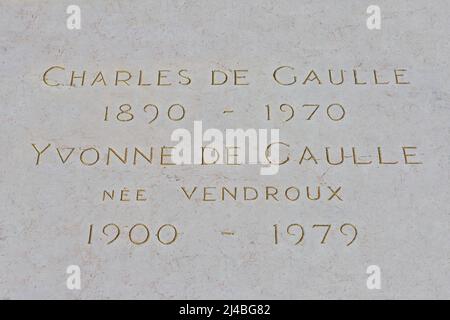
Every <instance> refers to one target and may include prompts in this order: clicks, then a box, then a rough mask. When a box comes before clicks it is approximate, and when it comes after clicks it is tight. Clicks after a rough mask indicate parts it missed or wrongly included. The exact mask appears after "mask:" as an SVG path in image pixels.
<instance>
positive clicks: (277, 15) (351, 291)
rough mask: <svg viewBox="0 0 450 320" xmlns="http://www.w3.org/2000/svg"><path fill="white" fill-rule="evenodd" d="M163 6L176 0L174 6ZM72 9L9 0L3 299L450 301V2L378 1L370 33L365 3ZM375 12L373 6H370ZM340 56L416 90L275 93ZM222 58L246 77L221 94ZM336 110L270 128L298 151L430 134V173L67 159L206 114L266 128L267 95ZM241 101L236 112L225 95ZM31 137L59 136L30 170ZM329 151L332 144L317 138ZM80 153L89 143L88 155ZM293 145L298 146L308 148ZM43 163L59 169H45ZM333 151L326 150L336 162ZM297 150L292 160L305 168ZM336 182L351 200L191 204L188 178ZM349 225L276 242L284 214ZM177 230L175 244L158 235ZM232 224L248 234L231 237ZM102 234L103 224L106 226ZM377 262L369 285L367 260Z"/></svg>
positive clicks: (425, 149) (3, 88)
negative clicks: (164, 81) (141, 116)
mask: <svg viewBox="0 0 450 320" xmlns="http://www.w3.org/2000/svg"><path fill="white" fill-rule="evenodd" d="M162 3H164V4H162ZM68 4H72V3H68V2H67V1H16V0H12V1H2V2H1V3H0V40H1V41H0V52H1V54H0V66H1V67H0V68H1V78H0V79H1V80H0V83H1V85H0V97H1V100H0V105H1V112H0V120H1V135H0V146H1V150H2V156H1V158H0V164H1V165H0V185H1V193H0V195H1V196H0V203H1V204H0V269H1V275H0V297H1V298H3V299H16V298H56V299H88V298H91V299H102V298H123V299H125V298H137V299H144V298H151V299H162V298H164V299H173V298H180V299H186V298H193V299H196V298H213V299H214V298H217V299H232V298H234V299H257V298H262V299H280V298H287V299H301V298H339V299H340V298H374V299H380V298H447V299H448V298H449V297H450V289H449V288H450V287H449V271H450V270H449V267H450V264H449V259H450V253H449V252H450V251H449V240H450V237H449V232H448V230H449V225H450V224H449V214H450V205H449V192H450V183H449V182H450V181H449V152H450V147H449V141H450V140H449V138H450V136H449V133H450V131H449V119H450V118H449V117H450V111H449V105H448V103H449V98H450V94H449V82H450V77H449V72H448V70H449V63H448V57H449V56H450V55H449V54H450V42H449V36H448V35H449V33H448V32H449V19H448V12H449V6H450V4H449V2H448V1H433V2H429V1H417V0H415V1H395V2H393V1H384V0H383V1H381V0H380V1H377V3H376V4H378V5H379V6H380V7H381V10H382V28H381V30H379V31H369V30H368V29H367V28H366V23H365V20H366V17H367V14H366V12H365V11H366V6H367V5H368V4H366V3H365V2H362V1H256V2H252V4H250V2H247V1H161V2H160V1H130V2H129V3H125V2H124V1H81V0H80V1H76V3H73V4H77V5H79V6H80V8H81V16H82V28H81V30H68V29H67V28H66V18H67V14H66V13H65V11H66V6H67V5H68ZM374 4H375V3H374ZM52 65H60V66H65V67H66V69H67V70H77V71H80V70H87V72H88V73H94V72H96V71H100V70H101V71H104V72H105V77H109V78H111V77H114V71H115V70H121V69H122V70H131V71H135V72H138V70H140V69H144V70H146V71H147V72H148V74H149V77H153V79H154V77H155V72H156V71H157V70H159V69H171V70H178V69H188V70H189V71H190V74H191V76H192V79H193V82H192V85H190V86H186V87H183V86H171V87H155V86H150V87H145V88H142V87H137V86H129V87H114V86H107V87H106V88H101V87H98V88H95V87H94V88H91V87H83V88H71V87H69V86H60V87H57V88H54V87H47V86H45V85H44V84H43V83H42V74H43V72H44V71H45V70H46V69H47V68H48V67H50V66H52ZM281 65H290V66H293V67H295V68H296V70H297V72H298V73H299V74H304V73H305V72H306V70H310V69H315V70H317V71H318V72H321V73H322V74H323V73H324V72H325V74H326V72H327V70H328V69H329V68H332V69H345V70H352V69H353V68H357V69H360V70H363V71H366V72H367V71H368V72H370V71H371V70H372V69H377V70H380V72H383V74H387V73H388V72H391V71H392V70H394V69H396V68H404V69H407V70H408V71H407V79H408V81H410V85H405V86H395V85H386V86H373V85H367V86H354V85H351V84H348V85H347V84H345V85H343V86H336V87H335V86H331V85H327V84H324V85H322V86H316V85H311V86H302V85H294V86H289V87H282V86H277V85H276V84H275V83H274V82H273V81H272V80H271V74H272V72H273V70H274V68H276V67H277V66H281ZM212 69H248V70H249V77H248V78H249V81H250V85H249V86H244V87H233V86H224V87H213V88H211V87H210V86H208V76H209V72H210V70H212ZM334 101H337V102H341V103H342V104H343V105H345V106H346V108H347V117H346V118H345V121H343V122H340V123H334V122H330V121H326V119H325V118H321V119H318V120H317V121H309V122H308V121H301V120H300V119H299V120H298V121H292V122H289V123H286V124H281V125H280V122H273V123H270V126H273V127H279V128H280V129H281V136H282V137H283V138H284V139H285V140H286V141H287V142H289V144H290V145H291V150H292V153H293V156H294V157H295V156H296V157H297V158H299V157H300V155H301V151H300V150H302V148H303V147H304V146H305V145H307V146H311V148H317V149H321V148H324V147H326V146H330V147H339V146H344V147H346V148H351V147H352V146H360V147H361V148H363V149H364V150H367V152H368V153H372V154H374V152H376V147H377V146H383V147H385V148H386V150H389V151H390V152H391V151H392V152H398V150H399V148H400V147H401V146H417V148H418V149H417V154H418V158H420V160H421V161H422V162H423V164H422V165H418V166H405V165H395V166H384V167H379V166H376V165H373V166H368V167H358V168H357V167H354V166H351V165H344V166H342V167H336V168H334V167H333V168H329V166H325V165H323V164H319V165H317V166H299V165H298V164H296V163H295V162H292V163H289V164H288V165H286V166H283V167H282V169H281V171H280V173H279V174H278V175H275V176H260V175H259V168H257V167H255V166H253V167H245V168H242V167H241V168H240V167H225V166H215V167H208V168H205V167H166V168H164V167H162V166H158V165H152V166H147V167H146V166H137V167H133V166H130V165H120V164H118V163H117V162H116V163H114V164H113V165H111V166H109V167H107V166H105V165H103V164H102V165H97V166H92V167H85V166H82V165H80V163H79V161H76V158H74V159H75V160H74V159H70V160H69V161H68V162H67V163H66V164H61V161H59V160H58V158H57V153H56V150H55V149H54V147H56V146H60V147H76V148H77V150H79V149H78V148H83V147H89V146H95V147H98V148H100V149H102V148H103V150H104V148H106V147H108V146H113V147H115V148H123V147H125V146H130V147H134V146H149V145H153V146H160V145H164V144H166V145H168V144H169V142H170V140H169V136H170V133H171V132H172V130H174V129H175V128H177V127H179V126H184V127H187V128H189V127H191V126H192V122H193V121H194V120H203V123H204V126H207V127H214V128H220V129H225V128H235V127H241V128H266V127H268V122H267V121H265V119H264V116H265V109H264V105H265V104H267V103H271V104H281V103H292V104H298V105H300V104H303V103H319V104H324V105H325V104H327V103H331V102H334ZM121 103H131V104H133V105H136V106H143V105H144V104H146V103H156V104H158V105H161V106H168V105H170V104H172V103H182V104H184V105H186V106H187V116H186V120H185V121H184V122H182V123H181V122H180V123H173V122H169V121H167V120H162V119H160V120H158V121H157V122H155V124H154V125H153V126H147V125H146V124H145V122H144V121H143V120H142V121H141V120H139V121H136V122H134V123H130V124H118V123H113V122H112V123H105V122H103V121H102V119H103V110H104V109H103V108H104V107H105V106H106V105H116V106H117V105H119V104H121ZM229 106H231V107H233V109H234V110H235V112H234V113H233V114H229V115H223V114H222V111H223V110H224V109H225V108H226V107H229ZM32 143H35V144H37V145H39V146H45V145H46V144H48V143H51V144H52V150H50V151H49V152H51V154H50V153H49V156H48V158H45V159H44V158H43V163H42V164H40V165H39V166H36V165H35V161H36V157H35V151H34V150H33V148H32V145H31V144H32ZM321 150H322V149H321ZM77 152H78V154H79V151H77ZM296 152H297V153H296ZM44 160H45V161H44ZM322 160H323V159H322ZM297 161H298V160H297ZM319 183H320V184H322V185H325V186H326V185H328V184H329V185H340V186H342V188H343V196H344V201H342V202H331V201H330V202H326V201H321V202H317V203H316V202H311V201H310V202H308V201H305V200H300V201H297V202H292V203H291V202H287V201H280V202H278V203H275V202H270V201H264V200H259V201H254V202H244V201H228V202H220V201H216V202H201V201H198V200H191V201H188V200H186V198H185V197H184V196H183V194H182V193H181V192H180V186H193V185H196V186H199V187H201V186H222V185H229V186H246V185H248V186H255V187H257V188H263V187H264V186H266V185H272V186H280V187H288V186H292V185H294V186H299V187H302V188H303V187H305V186H307V185H310V186H316V185H317V184H319ZM123 187H128V188H130V189H136V188H139V187H141V188H145V189H146V190H147V195H148V198H149V201H147V202H143V203H125V204H124V203H117V202H116V203H111V202H109V203H105V202H102V201H101V196H102V191H103V190H104V189H108V188H116V189H120V188H123ZM110 222H115V223H117V224H120V225H128V226H130V225H132V224H134V223H145V224H147V225H149V226H150V228H151V232H152V234H151V237H152V240H151V242H150V243H148V244H145V245H141V246H135V245H132V244H131V243H129V241H127V239H126V235H123V236H121V238H119V239H118V240H117V242H115V243H112V244H111V245H106V244H105V241H104V239H103V242H102V241H101V239H97V238H95V239H94V240H95V241H94V242H93V243H92V244H91V245H88V244H87V234H88V227H89V225H90V224H94V225H95V226H101V225H105V224H107V223H110ZM345 222H351V223H354V224H355V225H357V226H358V231H359V234H358V238H357V240H356V241H355V243H354V244H353V245H352V246H350V247H345V244H343V242H342V239H341V238H339V234H338V233H333V234H330V239H329V240H328V243H327V244H326V245H321V244H320V236H319V234H318V233H314V232H313V231H312V230H311V229H306V235H305V237H306V238H305V242H304V243H303V244H302V245H301V246H294V245H292V239H289V238H288V237H286V236H285V237H284V238H283V239H282V240H283V241H281V240H280V243H279V244H278V245H277V246H275V245H274V244H273V227H272V226H273V224H280V225H283V226H286V225H288V224H291V223H302V224H304V225H305V228H306V227H307V226H311V225H313V224H324V223H331V224H333V225H337V226H339V225H340V224H342V223H345ZM165 223H171V224H174V225H176V226H177V228H178V229H179V230H180V235H179V238H178V239H177V241H176V242H175V243H174V244H173V245H169V246H163V245H160V244H158V243H157V242H156V240H155V238H154V236H155V235H154V232H155V228H157V226H160V225H162V224H165ZM224 230H231V231H234V232H235V235H234V236H223V235H221V231H224ZM98 238H101V231H98ZM72 264H75V265H79V266H80V268H81V279H82V289H81V290H68V289H67V287H66V278H67V276H68V275H67V274H66V272H65V271H66V268H67V266H68V265H72ZM372 264H376V265H378V266H380V268H381V271H382V289H381V290H368V289H367V287H366V278H367V275H366V268H367V266H369V265H372Z"/></svg>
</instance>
